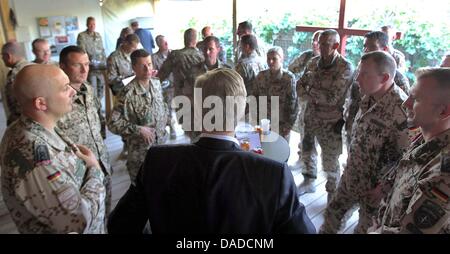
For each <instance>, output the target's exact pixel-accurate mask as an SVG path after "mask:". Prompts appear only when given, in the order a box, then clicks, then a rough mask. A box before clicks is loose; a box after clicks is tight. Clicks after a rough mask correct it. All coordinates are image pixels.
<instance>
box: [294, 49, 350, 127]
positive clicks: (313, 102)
mask: <svg viewBox="0 0 450 254" xmlns="http://www.w3.org/2000/svg"><path fill="white" fill-rule="evenodd" d="M352 74H353V70H352V65H351V63H350V62H349V61H347V59H345V58H344V57H342V56H341V55H340V54H339V53H337V52H336V53H335V56H334V58H333V61H332V62H331V64H329V65H327V66H326V65H323V64H322V62H321V57H320V56H316V57H314V58H312V59H311V60H310V61H309V63H308V65H307V67H306V70H305V73H304V74H303V76H302V77H301V79H300V80H299V81H298V82H297V94H298V96H299V98H300V99H301V100H306V101H307V106H306V111H305V117H308V116H309V117H314V118H319V119H328V120H331V119H336V120H337V119H340V118H342V111H343V105H344V102H345V94H346V91H347V89H348V87H349V85H350V82H351V81H352V77H353V76H352Z"/></svg>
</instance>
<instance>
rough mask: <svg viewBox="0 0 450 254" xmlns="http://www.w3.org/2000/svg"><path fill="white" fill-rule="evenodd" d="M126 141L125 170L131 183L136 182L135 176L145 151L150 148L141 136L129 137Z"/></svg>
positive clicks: (145, 153)
mask: <svg viewBox="0 0 450 254" xmlns="http://www.w3.org/2000/svg"><path fill="white" fill-rule="evenodd" d="M126 141H127V151H128V154H127V164H126V165H127V170H128V174H129V175H130V180H131V184H133V185H135V184H136V176H137V174H138V172H139V169H140V168H141V165H142V163H143V162H144V160H145V156H146V155H147V151H148V149H149V148H150V146H149V145H147V144H146V143H145V142H144V140H142V138H141V137H140V136H139V137H136V138H132V139H131V138H129V139H127V140H126Z"/></svg>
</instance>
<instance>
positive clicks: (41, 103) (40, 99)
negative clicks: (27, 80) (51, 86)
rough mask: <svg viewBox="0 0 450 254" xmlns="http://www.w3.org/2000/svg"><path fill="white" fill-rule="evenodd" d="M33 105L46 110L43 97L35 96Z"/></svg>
mask: <svg viewBox="0 0 450 254" xmlns="http://www.w3.org/2000/svg"><path fill="white" fill-rule="evenodd" d="M33 106H34V107H35V109H37V110H38V111H46V110H47V101H46V100H45V98H44V97H37V98H35V99H34V101H33Z"/></svg>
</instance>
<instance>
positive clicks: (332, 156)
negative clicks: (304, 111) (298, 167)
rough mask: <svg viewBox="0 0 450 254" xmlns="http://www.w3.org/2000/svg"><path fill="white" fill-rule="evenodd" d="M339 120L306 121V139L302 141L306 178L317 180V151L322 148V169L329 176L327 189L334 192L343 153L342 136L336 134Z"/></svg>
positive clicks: (302, 162) (303, 167)
mask: <svg viewBox="0 0 450 254" xmlns="http://www.w3.org/2000/svg"><path fill="white" fill-rule="evenodd" d="M336 121H337V120H320V119H317V118H316V119H306V118H305V121H304V122H305V128H304V137H303V138H302V139H301V147H300V152H299V153H300V162H301V164H302V174H303V175H304V176H305V177H309V178H317V156H318V154H317V150H316V146H315V142H316V141H317V143H318V144H319V145H320V147H321V148H322V167H323V171H324V172H326V174H327V183H326V185H325V188H326V190H327V191H328V192H334V191H335V190H336V187H337V183H338V182H339V176H340V174H339V155H341V153H342V135H341V133H339V134H337V133H335V132H334V126H335V124H336Z"/></svg>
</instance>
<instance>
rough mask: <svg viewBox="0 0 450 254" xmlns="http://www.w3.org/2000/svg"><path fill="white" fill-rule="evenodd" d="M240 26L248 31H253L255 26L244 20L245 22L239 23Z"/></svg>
mask: <svg viewBox="0 0 450 254" xmlns="http://www.w3.org/2000/svg"><path fill="white" fill-rule="evenodd" d="M238 27H241V28H242V29H245V30H248V31H252V28H253V26H252V23H250V22H248V21H243V22H241V23H239V26H238Z"/></svg>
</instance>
